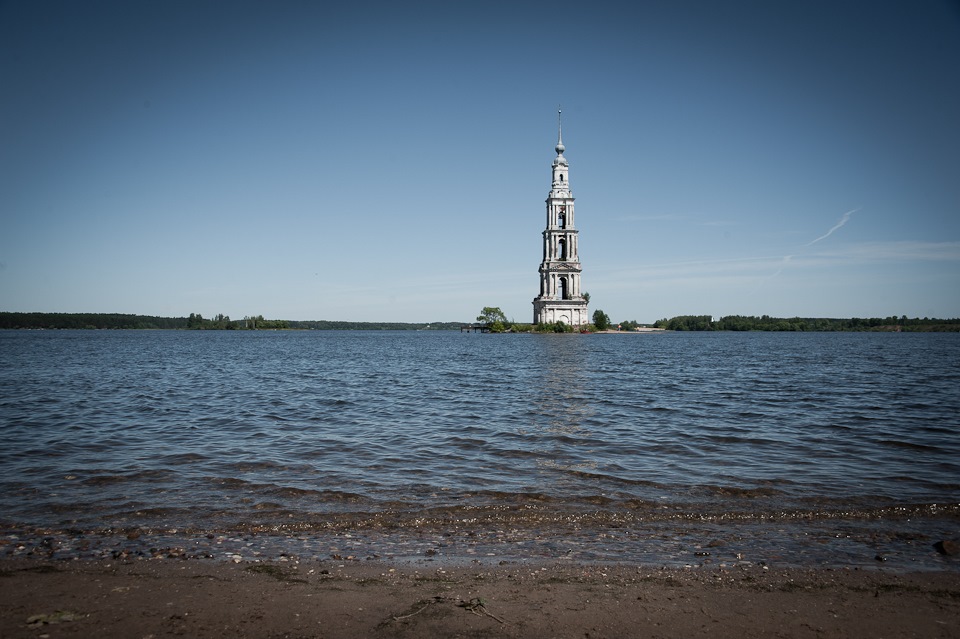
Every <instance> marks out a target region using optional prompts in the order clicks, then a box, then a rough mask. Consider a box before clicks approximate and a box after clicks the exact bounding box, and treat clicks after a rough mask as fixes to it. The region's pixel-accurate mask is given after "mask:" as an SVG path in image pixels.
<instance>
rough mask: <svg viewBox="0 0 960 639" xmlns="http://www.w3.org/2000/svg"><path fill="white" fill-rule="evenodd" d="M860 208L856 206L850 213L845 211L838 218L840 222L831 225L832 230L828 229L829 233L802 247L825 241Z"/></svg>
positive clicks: (860, 207)
mask: <svg viewBox="0 0 960 639" xmlns="http://www.w3.org/2000/svg"><path fill="white" fill-rule="evenodd" d="M862 208H863V207H862V206H858V207H857V208H855V209H853V210H852V211H847V212H846V213H844V214H843V217H842V218H840V221H839V222H837V223H836V224H834V225H833V228H832V229H830V230H829V231H827V232H826V233H824V234H823V235H821V236H820V237H818V238H817V239H815V240H814V241H812V242H810V243H809V244H804V246H813V245H814V244H816V243H817V242H819V241H820V240H825V239H827V238H828V237H830V236H831V235H833V232H834V231H836V230H837V229H839V228H840V227H841V226H843V225H844V224H846V223H847V221H848V220H849V219H850V216H851V215H853V214H854V213H856V212H857V211H859V210H860V209H862Z"/></svg>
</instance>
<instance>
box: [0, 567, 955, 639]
mask: <svg viewBox="0 0 960 639" xmlns="http://www.w3.org/2000/svg"><path fill="white" fill-rule="evenodd" d="M0 600H2V601H3V606H2V608H0V636H2V637H5V638H17V637H29V638H31V639H37V638H38V637H49V638H56V637H94V636H95V637H103V638H110V637H124V638H129V637H135V638H141V637H143V638H146V637H151V638H159V637H172V636H187V637H260V638H263V637H297V638H299V637H347V638H352V637H591V638H596V637H625V636H632V637H696V636H709V637H720V638H724V637H731V638H732V637H738V638H740V637H771V636H778V637H824V636H828V637H838V636H843V637H871V638H874V637H958V636H960V573H958V572H955V571H939V572H922V573H910V574H898V573H891V572H885V571H883V570H882V569H877V570H855V569H850V570H827V569H813V570H808V569H776V568H765V567H762V566H752V567H743V568H741V567H737V568H731V569H719V568H712V567H711V568H708V567H700V568H694V569H682V568H673V569H657V568H649V567H637V566H626V565H620V566H603V565H557V564H551V563H544V564H526V563H523V564H520V563H513V564H505V565H501V566H494V567H490V566H481V565H475V566H470V567H443V566H441V565H421V566H410V565H394V564H390V563H380V562H373V561H354V562H337V561H325V562H297V561H293V560H291V561H287V562H283V561H273V562H262V563H255V562H239V563H233V562H223V561H207V560H180V559H154V560H139V561H45V560H37V559H4V560H0Z"/></svg>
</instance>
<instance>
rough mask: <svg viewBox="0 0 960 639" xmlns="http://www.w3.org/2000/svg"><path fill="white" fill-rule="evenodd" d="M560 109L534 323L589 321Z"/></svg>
mask: <svg viewBox="0 0 960 639" xmlns="http://www.w3.org/2000/svg"><path fill="white" fill-rule="evenodd" d="M560 116H561V111H560V110H559V109H558V110H557V147H556V151H557V157H556V158H554V160H553V183H552V185H551V187H550V195H549V196H548V197H547V228H546V230H544V232H543V262H542V263H541V264H540V294H539V295H538V296H537V297H535V298H534V300H533V323H534V324H541V323H544V324H552V323H554V322H563V323H564V324H567V325H569V326H581V325H585V324H588V323H589V321H588V319H587V300H585V299H584V298H583V294H582V292H581V289H580V256H579V252H578V234H577V229H576V226H575V222H576V220H575V219H574V216H573V194H572V193H571V192H570V167H569V165H568V164H567V158H565V157H563V152H564V151H565V150H566V148H564V146H563V123H562V122H561V119H560Z"/></svg>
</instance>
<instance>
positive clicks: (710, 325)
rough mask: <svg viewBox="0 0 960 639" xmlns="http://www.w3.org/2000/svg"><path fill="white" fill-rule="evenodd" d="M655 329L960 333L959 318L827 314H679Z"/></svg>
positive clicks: (663, 321) (660, 323)
mask: <svg viewBox="0 0 960 639" xmlns="http://www.w3.org/2000/svg"><path fill="white" fill-rule="evenodd" d="M654 327H656V328H665V329H667V330H670V331H911V332H960V319H931V318H928V317H924V318H923V319H919V318H914V319H910V318H908V317H907V316H906V315H904V316H902V317H883V318H880V317H872V318H867V319H861V318H859V317H853V318H850V319H832V318H825V317H791V318H781V317H770V316H769V315H762V316H760V317H754V316H743V315H728V316H727V317H721V318H720V319H718V320H714V319H713V317H712V316H710V315H680V316H678V317H672V318H670V319H662V320H657V321H656V322H655V323H654Z"/></svg>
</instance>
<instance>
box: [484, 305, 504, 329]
mask: <svg viewBox="0 0 960 639" xmlns="http://www.w3.org/2000/svg"><path fill="white" fill-rule="evenodd" d="M477 321H478V322H481V323H483V324H487V325H492V324H493V323H494V322H500V325H501V326H503V325H504V324H507V316H506V315H504V314H503V311H501V310H500V307H499V306H484V307H483V310H482V311H480V314H479V315H477Z"/></svg>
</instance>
